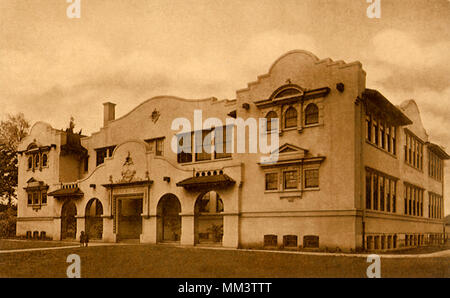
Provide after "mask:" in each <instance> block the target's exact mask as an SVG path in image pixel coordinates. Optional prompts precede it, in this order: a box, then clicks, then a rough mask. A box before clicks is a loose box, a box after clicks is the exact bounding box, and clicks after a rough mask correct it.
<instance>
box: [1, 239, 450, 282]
mask: <svg viewBox="0 0 450 298" xmlns="http://www.w3.org/2000/svg"><path fill="white" fill-rule="evenodd" d="M72 253H75V254H78V255H79V256H80V258H81V276H82V277H179V278H187V277H197V278H199V277H204V278H214V277H223V278H230V277H242V278H249V277H254V278H262V277H268V278H276V277H366V269H367V266H368V265H369V264H368V263H367V262H366V259H365V258H361V257H348V256H341V257H337V256H315V255H314V256H312V255H298V254H281V253H270V252H252V251H239V250H215V249H199V248H180V247H172V246H165V245H117V246H94V247H88V248H79V247H77V248H70V249H69V248H68V249H59V250H49V251H32V252H20V253H2V254H0V277H66V269H67V266H68V265H69V264H68V263H66V258H67V256H68V255H69V254H72ZM449 264H450V258H448V257H447V258H417V259H415V258H413V259H411V258H408V259H406V258H398V259H397V258H395V259H381V274H382V275H381V276H382V277H447V278H448V277H450V272H449Z"/></svg>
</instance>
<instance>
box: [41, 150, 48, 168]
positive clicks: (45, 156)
mask: <svg viewBox="0 0 450 298" xmlns="http://www.w3.org/2000/svg"><path fill="white" fill-rule="evenodd" d="M47 164H48V156H47V154H46V153H43V154H42V167H46V166H47Z"/></svg>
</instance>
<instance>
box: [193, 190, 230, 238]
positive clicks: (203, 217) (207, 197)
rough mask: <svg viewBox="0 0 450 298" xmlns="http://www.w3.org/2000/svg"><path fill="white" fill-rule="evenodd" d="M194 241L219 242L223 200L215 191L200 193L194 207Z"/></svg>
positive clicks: (221, 231) (221, 227)
mask: <svg viewBox="0 0 450 298" xmlns="http://www.w3.org/2000/svg"><path fill="white" fill-rule="evenodd" d="M194 225H195V243H196V244H221V243H222V237H223V201H222V199H221V198H220V196H219V194H218V193H217V192H215V191H209V192H207V193H204V194H202V195H200V196H199V197H198V198H197V201H196V202H195V207H194Z"/></svg>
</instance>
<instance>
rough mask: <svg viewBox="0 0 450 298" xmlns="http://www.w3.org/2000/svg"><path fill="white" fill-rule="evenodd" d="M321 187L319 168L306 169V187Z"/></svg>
mask: <svg viewBox="0 0 450 298" xmlns="http://www.w3.org/2000/svg"><path fill="white" fill-rule="evenodd" d="M314 187H319V169H310V170H305V188H314Z"/></svg>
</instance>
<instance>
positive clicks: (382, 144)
mask: <svg viewBox="0 0 450 298" xmlns="http://www.w3.org/2000/svg"><path fill="white" fill-rule="evenodd" d="M380 137H381V148H383V149H386V139H385V138H386V134H385V131H384V123H382V122H381V123H380Z"/></svg>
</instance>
